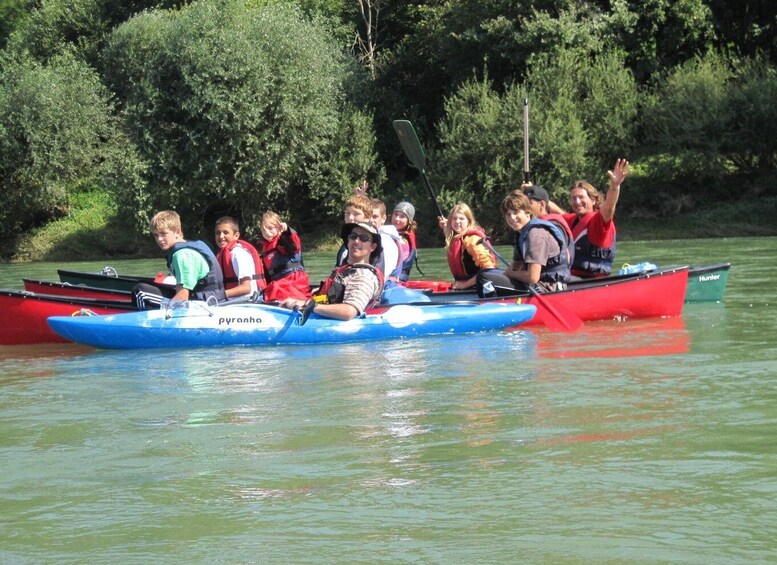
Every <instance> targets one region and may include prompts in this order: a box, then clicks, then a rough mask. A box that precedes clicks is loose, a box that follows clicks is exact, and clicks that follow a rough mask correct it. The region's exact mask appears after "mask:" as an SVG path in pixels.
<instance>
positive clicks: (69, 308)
mask: <svg viewBox="0 0 777 565" xmlns="http://www.w3.org/2000/svg"><path fill="white" fill-rule="evenodd" d="M82 310H88V311H90V312H92V313H94V314H115V313H117V312H126V311H131V310H135V308H134V306H133V305H132V304H131V303H126V302H124V303H122V302H116V301H113V302H111V301H103V300H94V299H88V298H66V297H62V296H52V295H43V294H32V293H29V292H25V291H17V290H0V311H2V312H3V320H4V322H3V323H2V324H0V345H25V344H33V343H65V342H66V341H67V340H65V339H63V338H61V337H59V336H58V335H57V334H55V333H54V332H53V331H51V329H50V328H49V325H48V323H47V322H46V319H47V318H48V317H49V316H70V315H72V314H75V313H78V312H81V311H82Z"/></svg>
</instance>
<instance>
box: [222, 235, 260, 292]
mask: <svg viewBox="0 0 777 565" xmlns="http://www.w3.org/2000/svg"><path fill="white" fill-rule="evenodd" d="M236 245H237V246H240V247H242V248H243V249H245V250H246V251H248V252H249V253H250V254H251V259H253V261H254V276H253V277H251V278H252V279H253V280H255V281H256V286H257V288H258V289H259V290H264V289H265V288H267V280H266V279H265V277H264V265H263V264H262V259H261V258H260V257H259V253H258V252H257V251H256V248H255V247H254V246H253V245H251V244H250V243H248V242H247V241H242V240H240V239H234V240H232V241H230V242H229V243H228V244H227V245H226V246H225V247H222V248H221V249H219V252H218V255H216V259H218V262H219V265H220V266H221V270H222V271H223V273H224V288H235V287H236V286H237V285H238V284H239V283H240V281H239V280H238V278H237V273H235V268H234V267H233V266H232V249H234V247H235V246H236Z"/></svg>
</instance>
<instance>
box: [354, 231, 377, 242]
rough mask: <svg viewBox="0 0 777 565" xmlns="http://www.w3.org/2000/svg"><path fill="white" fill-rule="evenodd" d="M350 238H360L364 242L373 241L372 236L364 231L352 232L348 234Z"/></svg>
mask: <svg viewBox="0 0 777 565" xmlns="http://www.w3.org/2000/svg"><path fill="white" fill-rule="evenodd" d="M348 239H350V240H352V241H356V240H357V239H358V240H359V241H361V242H363V243H367V242H368V241H372V236H371V235H367V234H364V233H356V232H351V233H349V234H348Z"/></svg>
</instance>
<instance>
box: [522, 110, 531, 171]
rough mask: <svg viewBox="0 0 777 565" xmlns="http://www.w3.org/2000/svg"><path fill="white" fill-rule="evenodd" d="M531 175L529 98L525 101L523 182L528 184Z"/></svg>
mask: <svg viewBox="0 0 777 565" xmlns="http://www.w3.org/2000/svg"><path fill="white" fill-rule="evenodd" d="M529 178H530V175H529V98H528V96H527V97H526V98H524V99H523V182H525V183H528V182H530V181H529Z"/></svg>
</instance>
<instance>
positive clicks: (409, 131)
mask: <svg viewBox="0 0 777 565" xmlns="http://www.w3.org/2000/svg"><path fill="white" fill-rule="evenodd" d="M394 131H396V132H397V137H399V143H401V144H402V150H403V151H404V152H405V155H407V158H408V159H409V160H410V163H412V165H413V166H414V167H415V168H416V169H418V170H419V171H421V174H425V173H426V155H424V149H423V147H421V142H420V141H418V136H417V135H416V133H415V129H414V128H413V124H411V123H410V122H409V121H407V120H394Z"/></svg>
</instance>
